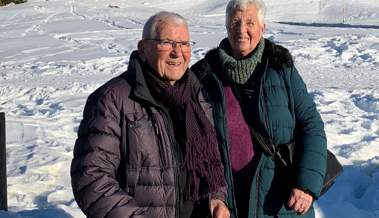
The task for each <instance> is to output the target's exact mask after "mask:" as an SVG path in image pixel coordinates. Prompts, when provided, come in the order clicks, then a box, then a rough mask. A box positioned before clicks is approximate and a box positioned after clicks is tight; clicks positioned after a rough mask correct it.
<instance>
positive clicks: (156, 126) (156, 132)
mask: <svg viewBox="0 0 379 218" xmlns="http://www.w3.org/2000/svg"><path fill="white" fill-rule="evenodd" d="M153 125H154V130H155V134H156V135H159V129H158V123H156V122H154V124H153Z"/></svg>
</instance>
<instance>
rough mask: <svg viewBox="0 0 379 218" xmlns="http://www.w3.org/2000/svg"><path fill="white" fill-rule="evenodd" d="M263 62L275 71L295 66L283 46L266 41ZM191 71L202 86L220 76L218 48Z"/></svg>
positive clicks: (212, 50)
mask: <svg viewBox="0 0 379 218" xmlns="http://www.w3.org/2000/svg"><path fill="white" fill-rule="evenodd" d="M262 60H269V62H268V66H269V67H270V68H273V69H282V68H288V67H292V66H294V62H293V59H292V55H291V53H290V52H289V51H288V49H286V48H284V47H283V46H281V45H277V44H275V43H274V42H271V41H270V40H268V39H265V48H264V51H263V55H262ZM191 70H192V71H193V72H194V73H195V74H196V76H197V77H198V79H199V80H200V82H201V83H202V84H204V83H205V82H206V81H207V80H208V79H209V78H210V77H211V75H212V73H215V74H219V73H220V72H221V66H220V62H219V58H218V51H217V48H213V49H211V50H210V51H209V52H208V53H207V54H206V55H205V57H204V58H203V59H201V60H200V61H198V62H197V63H195V64H194V65H193V66H192V67H191Z"/></svg>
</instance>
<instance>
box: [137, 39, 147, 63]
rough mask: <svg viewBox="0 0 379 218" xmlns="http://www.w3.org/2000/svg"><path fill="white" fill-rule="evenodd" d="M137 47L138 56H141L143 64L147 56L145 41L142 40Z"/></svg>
mask: <svg viewBox="0 0 379 218" xmlns="http://www.w3.org/2000/svg"><path fill="white" fill-rule="evenodd" d="M137 47H138V54H139V57H140V58H141V60H142V61H143V62H146V54H145V52H146V51H145V45H144V44H143V40H140V41H139V42H138V45H137Z"/></svg>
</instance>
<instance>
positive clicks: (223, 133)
mask: <svg viewBox="0 0 379 218" xmlns="http://www.w3.org/2000/svg"><path fill="white" fill-rule="evenodd" d="M265 12H266V7H265V5H264V3H263V2H262V1H261V0H232V1H230V2H229V4H228V5H227V8H226V23H225V24H226V28H227V33H228V37H227V38H226V39H224V40H222V41H221V43H220V45H219V46H218V47H217V48H215V49H212V50H211V51H209V52H208V53H207V54H206V55H205V57H204V58H203V59H202V60H200V61H198V62H197V63H196V64H194V65H193V66H192V68H191V69H192V70H193V71H194V72H195V74H196V75H197V76H198V78H199V79H200V81H201V83H202V84H203V86H204V88H203V94H204V97H205V99H206V101H208V102H210V103H211V104H212V106H213V115H214V122H215V128H216V131H217V138H218V140H219V150H220V153H221V156H222V161H223V164H224V166H225V177H226V179H227V183H228V185H229V190H228V202H227V203H228V207H229V210H230V212H231V217H240V218H246V217H297V216H298V215H303V216H302V217H314V216H315V213H314V208H313V200H315V199H317V198H318V197H319V196H320V191H321V189H322V185H323V179H324V175H325V171H326V153H327V149H326V136H325V131H324V123H323V121H322V120H321V117H320V115H319V113H318V112H317V109H316V105H315V103H314V101H313V100H312V98H311V97H310V95H309V93H308V92H307V88H306V85H305V84H304V82H303V80H302V78H301V77H300V75H299V73H298V71H297V70H296V68H295V66H294V63H293V59H292V56H291V54H290V53H289V51H288V50H287V49H285V48H284V47H282V46H280V45H276V44H274V43H273V42H271V41H269V40H268V39H265V38H263V37H262V35H263V31H264V29H265V27H266V24H265V21H264V16H265ZM251 129H255V130H256V132H258V133H260V134H261V135H262V136H265V137H267V138H269V139H270V140H271V141H272V142H273V144H274V146H278V145H280V144H284V143H287V142H290V141H291V140H295V141H296V148H295V154H296V156H295V160H294V164H293V170H292V171H291V173H290V174H289V173H288V174H285V175H283V174H284V173H283V172H282V171H283V170H281V169H279V166H278V165H276V164H275V162H274V161H273V160H272V159H271V158H270V157H268V156H266V155H265V154H264V153H263V152H262V149H261V147H260V146H259V144H258V142H257V141H256V139H255V138H254V136H253V135H252V134H251V131H250V130H251ZM295 136H296V138H295ZM285 177H287V178H289V180H290V182H289V184H287V185H284V184H285V182H284V181H285Z"/></svg>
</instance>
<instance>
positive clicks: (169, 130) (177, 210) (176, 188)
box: [162, 113, 182, 218]
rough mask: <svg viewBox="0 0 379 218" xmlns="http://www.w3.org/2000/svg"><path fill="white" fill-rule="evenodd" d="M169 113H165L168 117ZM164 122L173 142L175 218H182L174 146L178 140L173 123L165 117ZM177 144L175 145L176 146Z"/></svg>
mask: <svg viewBox="0 0 379 218" xmlns="http://www.w3.org/2000/svg"><path fill="white" fill-rule="evenodd" d="M166 114H167V113H165V115H166ZM162 117H163V121H164V122H165V123H166V126H167V130H168V135H169V138H170V142H171V145H172V147H171V156H172V164H173V168H174V178H175V179H174V183H175V196H176V199H175V208H176V209H175V217H177V218H179V216H180V211H181V209H182V208H181V206H180V199H181V193H180V187H179V173H180V172H178V171H179V168H178V163H177V160H176V151H174V145H175V144H176V143H175V142H176V140H174V133H173V129H172V126H173V124H172V122H171V121H170V120H169V119H168V118H167V117H168V116H163V115H162ZM174 143H175V144H174Z"/></svg>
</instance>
